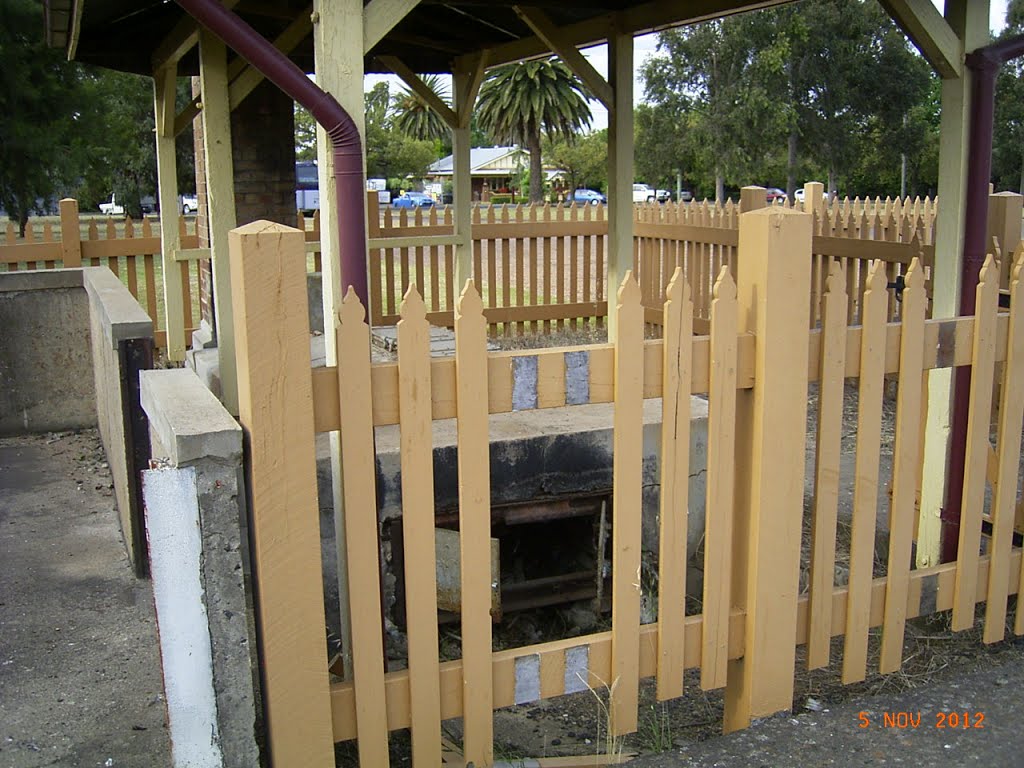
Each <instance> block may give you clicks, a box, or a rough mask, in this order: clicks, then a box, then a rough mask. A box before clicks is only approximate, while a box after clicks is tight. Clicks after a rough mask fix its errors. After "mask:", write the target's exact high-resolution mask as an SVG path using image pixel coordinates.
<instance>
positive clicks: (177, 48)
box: [152, 0, 239, 72]
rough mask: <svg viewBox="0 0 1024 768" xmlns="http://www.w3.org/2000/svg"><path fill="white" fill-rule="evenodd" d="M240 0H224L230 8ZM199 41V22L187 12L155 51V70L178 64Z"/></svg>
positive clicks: (224, 3) (153, 59) (226, 6)
mask: <svg viewBox="0 0 1024 768" xmlns="http://www.w3.org/2000/svg"><path fill="white" fill-rule="evenodd" d="M238 3H239V0H222V4H223V6H224V7H225V8H227V9H228V10H231V9H232V8H234V7H235V6H236V5H238ZM198 42H199V22H198V21H196V20H195V19H193V18H192V17H191V16H188V15H187V14H186V15H185V16H184V17H183V18H182V19H180V20H179V21H178V23H177V24H175V25H174V29H172V30H171V31H170V32H169V33H168V34H167V37H165V38H164V39H163V42H161V43H160V45H158V46H157V48H156V50H155V51H153V58H152V61H153V71H154V72H155V71H157V70H160V69H164V68H165V67H167V66H169V65H171V64H177V63H178V61H180V60H181V57H182V56H184V55H185V54H186V53H188V52H189V51H190V50H191V49H192V48H193V47H194V46H195V45H196V43H198Z"/></svg>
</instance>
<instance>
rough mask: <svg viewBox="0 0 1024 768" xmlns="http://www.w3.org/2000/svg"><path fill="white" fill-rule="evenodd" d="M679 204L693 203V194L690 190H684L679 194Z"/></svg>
mask: <svg viewBox="0 0 1024 768" xmlns="http://www.w3.org/2000/svg"><path fill="white" fill-rule="evenodd" d="M678 202H680V203H692V202H693V192H691V191H690V190H688V189H684V190H682V191H681V192H680V193H679V201H678Z"/></svg>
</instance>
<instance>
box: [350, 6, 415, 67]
mask: <svg viewBox="0 0 1024 768" xmlns="http://www.w3.org/2000/svg"><path fill="white" fill-rule="evenodd" d="M419 4H420V0H371V2H370V4H369V5H367V6H366V8H364V9H363V53H364V54H366V53H369V52H370V51H371V50H373V47H374V46H375V45H376V44H377V43H379V42H380V41H381V40H383V39H384V36H385V35H386V34H387V33H388V32H390V31H391V30H392V29H394V28H395V25H396V24H398V22H400V21H401V20H402V19H404V18H405V17H406V16H408V15H409V12H410V11H412V10H413V9H414V8H415V7H416V6H417V5H419Z"/></svg>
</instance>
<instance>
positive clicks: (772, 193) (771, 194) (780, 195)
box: [765, 187, 788, 203]
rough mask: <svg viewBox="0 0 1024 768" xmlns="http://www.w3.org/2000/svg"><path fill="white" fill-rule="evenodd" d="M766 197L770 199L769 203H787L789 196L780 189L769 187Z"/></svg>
mask: <svg viewBox="0 0 1024 768" xmlns="http://www.w3.org/2000/svg"><path fill="white" fill-rule="evenodd" d="M765 197H767V198H768V202H769V203H774V202H777V201H780V200H782V201H785V200H786V199H788V195H786V190H784V189H779V188H778V187H768V188H767V189H766V190H765Z"/></svg>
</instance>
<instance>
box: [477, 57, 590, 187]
mask: <svg viewBox="0 0 1024 768" xmlns="http://www.w3.org/2000/svg"><path fill="white" fill-rule="evenodd" d="M588 98H589V93H588V92H587V90H586V89H585V88H584V87H583V85H582V84H581V83H579V82H578V81H577V80H576V78H575V77H574V76H573V74H572V72H571V71H570V70H569V68H568V67H567V66H566V65H565V64H564V63H563V62H561V61H559V60H558V59H544V60H539V61H524V62H518V63H515V64H505V65H503V66H500V67H495V68H494V69H493V70H491V72H490V73H489V74H488V76H487V79H486V80H484V82H483V85H481V86H480V96H479V98H478V99H477V105H476V109H477V116H478V118H479V120H480V124H481V126H483V127H484V128H485V129H486V130H487V131H489V132H490V133H491V134H492V135H493V136H494V137H495V138H496V139H497V140H498V141H506V142H510V143H516V144H520V145H525V147H526V149H527V151H528V152H529V153H530V200H531V201H532V202H540V201H541V200H542V196H543V163H542V159H541V157H542V152H541V136H542V135H546V136H547V137H548V138H549V139H554V138H562V139H565V140H566V141H570V142H571V141H573V140H574V139H575V137H576V134H578V133H579V132H581V131H582V130H583V129H585V128H587V127H588V126H589V125H590V121H591V115H590V107H589V106H588V105H587V99H588Z"/></svg>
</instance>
